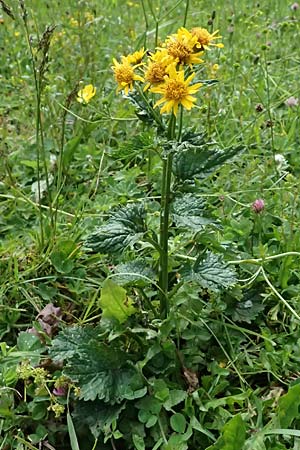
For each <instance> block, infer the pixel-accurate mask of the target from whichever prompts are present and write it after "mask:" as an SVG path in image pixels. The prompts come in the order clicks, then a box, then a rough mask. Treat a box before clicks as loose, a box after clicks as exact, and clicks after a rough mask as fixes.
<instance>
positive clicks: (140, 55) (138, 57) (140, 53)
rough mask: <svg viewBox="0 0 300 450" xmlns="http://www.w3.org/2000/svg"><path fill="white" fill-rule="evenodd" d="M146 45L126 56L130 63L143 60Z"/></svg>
mask: <svg viewBox="0 0 300 450" xmlns="http://www.w3.org/2000/svg"><path fill="white" fill-rule="evenodd" d="M145 53H146V52H145V50H144V47H143V48H141V50H138V51H137V52H134V53H131V54H130V55H127V56H125V57H124V58H126V60H127V61H128V62H129V64H133V65H135V64H140V62H141V61H142V59H143V57H144V54H145Z"/></svg>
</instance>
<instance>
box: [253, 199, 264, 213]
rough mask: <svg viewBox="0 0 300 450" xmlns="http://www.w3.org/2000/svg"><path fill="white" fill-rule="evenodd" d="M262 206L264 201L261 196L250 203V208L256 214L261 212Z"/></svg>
mask: <svg viewBox="0 0 300 450" xmlns="http://www.w3.org/2000/svg"><path fill="white" fill-rule="evenodd" d="M264 208H265V202H264V201H263V200H262V199H261V198H258V199H257V200H255V202H253V203H252V209H253V211H254V212H255V213H256V214H259V213H261V212H262V211H263V210H264Z"/></svg>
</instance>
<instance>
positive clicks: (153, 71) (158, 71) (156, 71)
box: [144, 49, 174, 90]
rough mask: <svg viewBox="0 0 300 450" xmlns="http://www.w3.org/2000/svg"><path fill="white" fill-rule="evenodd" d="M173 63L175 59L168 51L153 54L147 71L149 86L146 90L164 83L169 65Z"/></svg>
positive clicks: (146, 78)
mask: <svg viewBox="0 0 300 450" xmlns="http://www.w3.org/2000/svg"><path fill="white" fill-rule="evenodd" d="M173 62H174V60H173V58H172V57H171V56H170V55H169V54H168V51H167V50H166V49H163V50H161V51H157V52H156V53H153V54H152V55H151V56H150V61H149V63H148V66H147V67H146V71H145V80H146V81H147V84H146V86H145V89H144V90H146V89H148V87H149V86H150V85H153V84H154V85H155V84H158V83H162V82H163V81H164V77H165V75H167V72H168V67H169V65H170V64H172V63H173Z"/></svg>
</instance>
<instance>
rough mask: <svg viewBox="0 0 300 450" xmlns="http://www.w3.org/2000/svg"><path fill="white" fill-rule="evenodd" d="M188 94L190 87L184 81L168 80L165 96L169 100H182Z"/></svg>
mask: <svg viewBox="0 0 300 450" xmlns="http://www.w3.org/2000/svg"><path fill="white" fill-rule="evenodd" d="M187 95H188V89H187V87H186V85H185V84H184V83H182V82H181V81H178V80H170V81H168V83H167V85H166V88H165V97H166V99H167V100H176V101H180V100H182V99H183V98H185V97H186V96H187Z"/></svg>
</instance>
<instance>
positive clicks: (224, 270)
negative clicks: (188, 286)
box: [182, 252, 236, 292]
mask: <svg viewBox="0 0 300 450" xmlns="http://www.w3.org/2000/svg"><path fill="white" fill-rule="evenodd" d="M182 276H183V278H184V279H186V280H187V281H196V282H197V283H198V284H200V285H201V286H202V287H203V288H205V289H210V290H212V291H215V292H218V291H219V290H220V289H222V288H223V289H224V288H225V289H226V288H229V287H230V286H234V285H235V283H236V274H235V271H234V269H233V268H231V267H229V266H228V265H227V264H226V263H225V262H224V260H223V256H222V255H219V254H218V255H216V254H214V253H211V252H209V253H207V255H206V258H205V259H204V260H202V261H200V262H197V263H196V264H194V266H193V267H191V266H186V267H185V268H184V269H183V270H182Z"/></svg>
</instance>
